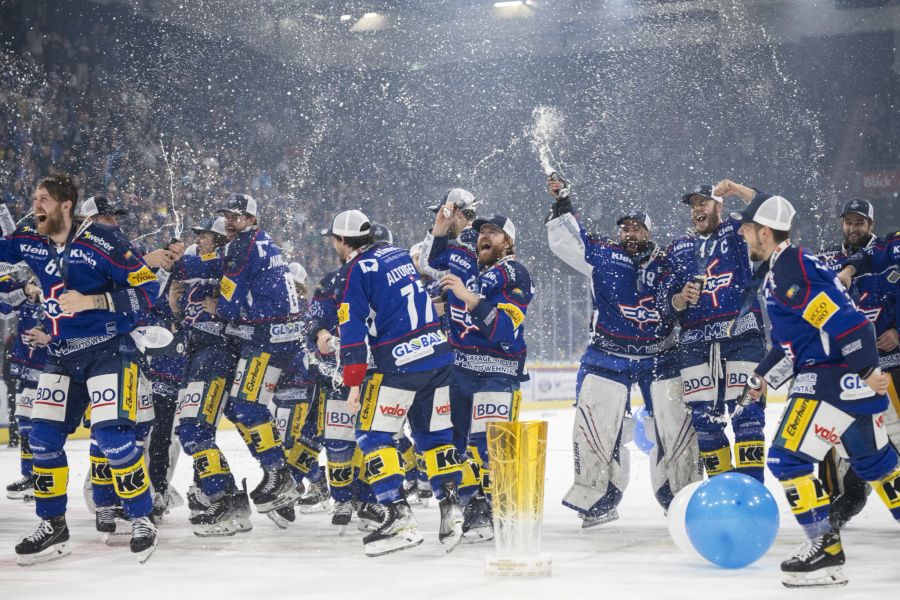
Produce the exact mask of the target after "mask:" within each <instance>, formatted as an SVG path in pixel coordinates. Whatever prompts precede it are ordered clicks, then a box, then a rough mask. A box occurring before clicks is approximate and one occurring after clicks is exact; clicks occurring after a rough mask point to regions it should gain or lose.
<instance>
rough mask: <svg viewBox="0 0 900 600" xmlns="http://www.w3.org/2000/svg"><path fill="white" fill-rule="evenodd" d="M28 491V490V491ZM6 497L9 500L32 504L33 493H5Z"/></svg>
mask: <svg viewBox="0 0 900 600" xmlns="http://www.w3.org/2000/svg"><path fill="white" fill-rule="evenodd" d="M29 491H30V490H29ZM6 497H7V498H9V499H10V500H21V501H22V502H34V493H30V494H29V493H28V492H27V491H24V490H23V491H21V492H6Z"/></svg>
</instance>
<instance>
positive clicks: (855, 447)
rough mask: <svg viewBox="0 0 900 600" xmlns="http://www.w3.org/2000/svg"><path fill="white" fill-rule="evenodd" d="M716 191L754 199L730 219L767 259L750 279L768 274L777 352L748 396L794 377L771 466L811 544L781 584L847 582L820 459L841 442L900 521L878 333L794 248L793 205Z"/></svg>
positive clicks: (789, 563)
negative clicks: (818, 466) (816, 469)
mask: <svg viewBox="0 0 900 600" xmlns="http://www.w3.org/2000/svg"><path fill="white" fill-rule="evenodd" d="M716 193H717V194H718V195H720V196H725V195H732V194H733V195H737V196H739V197H741V198H742V199H743V200H744V201H749V205H748V206H747V207H746V208H745V209H744V210H743V211H741V212H739V213H737V212H735V213H731V216H732V219H734V220H735V222H740V223H741V228H740V233H741V235H742V236H743V237H744V239H745V240H746V241H747V245H748V246H749V249H750V257H751V259H752V260H754V261H763V262H762V265H761V266H760V267H759V270H758V273H757V277H756V278H754V281H757V280H760V278H761V277H762V278H764V282H765V286H764V293H765V298H766V312H767V313H768V316H769V320H770V322H771V324H772V329H771V335H772V348H771V350H769V352H768V353H767V354H766V356H765V358H764V359H763V360H762V361H761V362H760V363H759V365H757V366H756V367H755V368H754V372H753V374H752V377H751V379H750V381H749V382H748V383H749V385H750V387H751V388H753V390H754V391H753V392H751V396H752V397H753V398H756V399H759V398H761V397H762V394H764V393H765V391H766V389H767V388H768V387H772V388H778V387H780V386H781V385H782V384H783V383H784V382H785V381H787V380H788V379H791V378H793V383H792V384H791V388H790V390H789V392H788V403H787V406H786V408H785V411H784V413H783V415H782V417H781V420H780V422H779V424H778V428H777V432H776V434H775V439H774V440H773V442H772V445H771V447H770V449H769V456H768V460H767V464H768V467H769V470H770V471H771V472H772V474H773V475H774V476H775V477H776V478H777V479H778V480H779V481H780V482H781V484H782V486H784V490H785V493H786V495H787V499H788V502H789V503H790V505H791V510H792V512H793V513H794V516H795V517H796V518H797V521H798V522H799V523H800V525H801V527H802V528H803V530H804V532H805V533H806V536H807V537H808V538H809V542H808V543H806V544H804V545H803V546H802V547H801V548H800V549H799V550H798V551H797V552H796V553H795V554H794V555H793V556H792V557H791V558H789V559H788V560H786V561H784V562H783V563H782V564H781V570H782V573H783V575H784V578H783V580H782V581H783V583H784V585H785V586H787V587H804V586H834V585H843V584H845V583H847V578H846V577H845V576H844V574H843V569H842V568H841V566H842V565H843V564H844V561H845V557H844V551H843V548H842V546H841V537H840V533H839V532H838V531H837V530H836V529H834V528H833V527H832V525H831V523H830V521H829V509H830V502H829V499H828V495H827V493H826V492H825V490H824V488H823V486H822V482H821V481H820V480H819V479H817V478H816V477H815V475H814V474H813V473H814V471H813V470H814V466H815V463H817V462H818V461H821V460H822V459H823V458H824V457H825V454H826V453H827V452H828V451H829V450H830V449H831V448H832V447H833V446H836V445H841V446H842V447H843V450H844V451H845V452H846V453H847V455H848V457H849V459H850V464H851V466H852V467H853V469H854V470H855V471H856V472H857V474H859V475H860V476H861V477H862V478H864V479H866V480H867V481H869V482H871V485H872V487H873V488H874V489H875V490H876V492H877V493H878V495H879V496H880V497H881V499H882V500H883V501H884V503H885V504H886V505H887V506H888V508H889V509H890V511H891V514H892V515H893V516H894V518H895V519H898V520H900V468H898V457H897V452H896V451H895V450H894V448H893V447H892V446H891V445H890V444H888V442H887V435H886V434H885V431H884V417H883V415H882V414H880V413H882V412H883V411H884V410H885V408H887V404H888V400H887V397H886V396H885V392H886V391H887V389H888V377H887V375H885V374H884V373H882V372H881V370H880V368H879V366H878V363H879V358H878V349H877V346H876V341H875V332H874V328H873V326H872V324H871V323H870V322H869V321H868V319H866V316H865V315H864V314H863V313H862V312H860V311H859V310H857V309H856V307H855V306H854V305H853V302H852V301H851V299H850V297H849V296H848V295H847V293H846V292H845V291H844V289H843V287H842V286H840V284H838V283H837V280H836V279H835V276H834V272H833V271H832V270H830V269H828V268H827V267H825V266H824V265H823V264H822V263H821V262H820V261H818V260H817V259H815V258H814V257H812V256H811V255H809V254H806V253H805V252H804V251H803V250H802V249H801V248H798V247H797V246H794V245H793V244H791V241H790V232H791V224H792V221H793V217H794V214H795V211H794V208H793V206H791V204H790V202H788V201H787V200H785V199H784V198H782V197H781V196H771V195H769V194H765V193H763V192H759V191H756V190H753V189H751V188H748V187H746V186H743V185H740V184H736V183H734V182H731V181H728V180H725V181H722V182H720V183H719V184H718V185H717V186H716ZM751 200H752V201H751Z"/></svg>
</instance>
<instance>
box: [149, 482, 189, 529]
mask: <svg viewBox="0 0 900 600" xmlns="http://www.w3.org/2000/svg"><path fill="white" fill-rule="evenodd" d="M183 504H184V498H182V497H181V494H179V493H178V492H177V491H176V490H175V488H172V487H170V488H169V489H167V490H166V492H165V493H164V494H154V496H153V518H154V520H155V521H156V522H157V523H159V522H160V521H162V518H163V517H164V516H166V515H167V514H169V511H171V510H172V509H173V508H178V507H179V506H182V505H183Z"/></svg>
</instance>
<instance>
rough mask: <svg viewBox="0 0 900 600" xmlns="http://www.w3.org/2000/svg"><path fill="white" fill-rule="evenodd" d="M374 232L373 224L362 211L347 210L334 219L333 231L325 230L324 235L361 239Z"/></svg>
mask: <svg viewBox="0 0 900 600" xmlns="http://www.w3.org/2000/svg"><path fill="white" fill-rule="evenodd" d="M371 230H372V222H371V221H369V217H367V216H366V215H365V213H364V212H363V211H361V210H356V209H352V210H345V211H344V212H342V213H338V215H337V216H336V217H335V218H334V222H333V223H332V224H331V229H323V230H322V232H321V233H322V235H339V236H341V237H359V236H361V235H366V234H367V233H369V232H370V231H371Z"/></svg>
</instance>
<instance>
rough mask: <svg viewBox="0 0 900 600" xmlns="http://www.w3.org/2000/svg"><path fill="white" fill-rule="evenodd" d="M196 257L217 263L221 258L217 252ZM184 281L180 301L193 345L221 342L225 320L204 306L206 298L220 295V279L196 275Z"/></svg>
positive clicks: (184, 321)
mask: <svg viewBox="0 0 900 600" xmlns="http://www.w3.org/2000/svg"><path fill="white" fill-rule="evenodd" d="M196 258H197V259H198V260H199V262H201V263H215V262H217V261H218V260H219V256H218V254H216V253H215V252H210V253H209V254H202V255H199V256H197V257H196ZM192 260H193V259H192ZM179 274H180V273H179ZM176 277H177V275H176ZM183 283H184V294H183V295H182V296H181V302H180V303H181V312H182V314H183V315H184V318H183V321H182V323H183V327H184V328H185V330H186V332H187V335H188V338H189V339H190V342H191V345H193V346H209V345H215V344H221V343H222V341H223V339H224V332H225V322H224V321H222V319H220V318H219V317H218V316H217V315H213V314H211V313H209V312H207V311H206V310H205V306H204V300H206V299H207V298H215V297H216V296H217V295H218V293H219V279H218V278H215V277H213V278H209V279H204V278H202V277H195V278H192V279H185V280H183Z"/></svg>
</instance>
